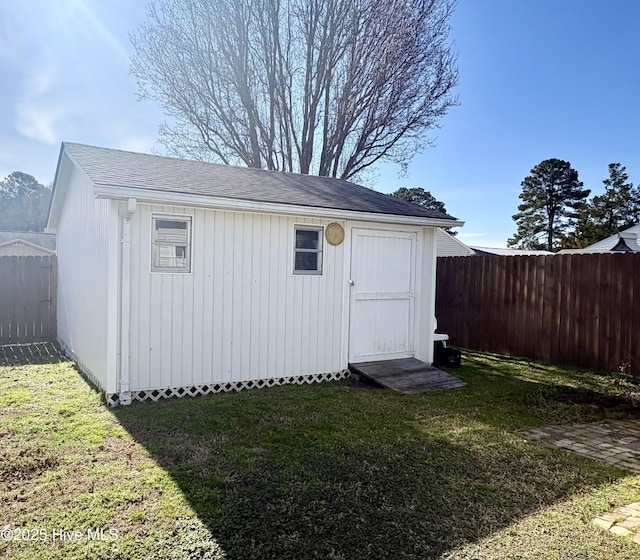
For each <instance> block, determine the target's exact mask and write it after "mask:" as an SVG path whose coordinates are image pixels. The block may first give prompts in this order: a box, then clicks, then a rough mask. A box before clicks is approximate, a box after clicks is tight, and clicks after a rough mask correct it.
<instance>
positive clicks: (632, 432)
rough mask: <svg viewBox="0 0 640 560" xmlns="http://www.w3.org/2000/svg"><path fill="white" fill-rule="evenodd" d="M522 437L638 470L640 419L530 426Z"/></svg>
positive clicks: (638, 471)
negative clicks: (602, 422) (540, 426)
mask: <svg viewBox="0 0 640 560" xmlns="http://www.w3.org/2000/svg"><path fill="white" fill-rule="evenodd" d="M522 434H523V436H524V437H525V438H526V439H531V440H536V441H539V442H540V443H541V444H543V445H547V446H550V447H561V448H563V449H566V450H567V451H573V452H574V453H579V454H580V455H586V456H587V457H591V458H593V459H598V460H600V461H604V462H605V463H609V464H611V465H616V466H617V467H620V468H623V469H627V470H630V471H633V472H636V473H640V421H638V420H618V421H611V422H607V423H606V424H571V425H561V426H545V427H543V428H531V429H529V430H525V431H523V432H522Z"/></svg>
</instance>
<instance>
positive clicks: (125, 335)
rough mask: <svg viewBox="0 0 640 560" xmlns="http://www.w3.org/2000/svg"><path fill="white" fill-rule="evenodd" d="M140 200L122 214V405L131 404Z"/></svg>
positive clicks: (132, 201)
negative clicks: (134, 225)
mask: <svg viewBox="0 0 640 560" xmlns="http://www.w3.org/2000/svg"><path fill="white" fill-rule="evenodd" d="M137 206H138V202H137V200H136V199H135V198H130V199H129V200H128V201H127V209H126V211H125V213H124V215H123V216H122V238H121V239H120V245H121V251H120V254H121V255H122V257H121V258H122V262H121V266H120V372H119V373H120V375H119V377H120V379H119V381H120V383H119V385H120V387H119V395H118V400H119V402H120V404H121V405H127V404H131V372H130V348H129V341H130V333H131V218H132V216H133V215H134V214H135V211H136V208H137Z"/></svg>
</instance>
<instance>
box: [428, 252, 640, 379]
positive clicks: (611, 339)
mask: <svg viewBox="0 0 640 560" xmlns="http://www.w3.org/2000/svg"><path fill="white" fill-rule="evenodd" d="M436 314H437V315H436V316H437V318H438V331H439V332H444V333H447V334H449V337H450V340H451V343H452V344H453V345H458V346H462V347H464V348H469V349H474V350H485V351H490V352H497V353H500V354H506V355H512V356H522V357H527V358H532V359H534V360H540V361H544V362H549V363H556V364H566V365H573V366H578V367H585V368H589V369H596V370H601V371H618V370H621V369H622V370H624V371H627V372H629V373H633V374H634V375H640V325H639V322H640V254H639V253H617V254H615V253H598V254H569V255H546V256H517V257H506V256H504V257H503V256H500V257H498V256H487V257H443V258H439V259H438V268H437V293H436Z"/></svg>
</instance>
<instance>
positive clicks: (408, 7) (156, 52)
mask: <svg viewBox="0 0 640 560" xmlns="http://www.w3.org/2000/svg"><path fill="white" fill-rule="evenodd" d="M454 5H455V0H411V1H409V0H156V3H155V4H152V5H151V7H150V11H149V14H148V19H147V21H146V22H145V23H143V24H142V25H141V26H140V28H139V29H138V31H137V32H136V33H135V34H134V35H132V42H133V46H134V49H135V54H134V56H133V58H132V65H131V68H132V73H133V74H134V76H135V77H136V78H137V80H138V84H139V88H140V95H141V97H143V98H149V99H154V100H156V101H158V102H159V103H160V105H161V106H162V107H164V109H165V110H166V111H167V112H168V114H169V115H170V116H171V117H172V120H173V121H174V122H173V123H172V124H171V125H168V124H165V125H163V126H162V127H161V130H160V137H161V142H162V143H163V144H164V145H165V146H166V147H167V148H168V149H169V150H170V151H171V152H172V153H174V154H176V155H179V156H187V157H195V158H197V159H208V160H214V161H221V162H224V163H235V164H238V163H244V164H245V165H248V166H250V167H261V168H267V169H277V170H282V171H295V172H300V173H314V174H318V175H325V176H332V177H342V178H349V177H353V176H354V175H357V174H358V173H360V172H361V171H363V170H364V169H366V168H367V167H369V166H371V165H373V164H375V163H376V162H378V161H379V160H383V159H384V160H388V161H393V162H396V163H398V164H400V165H401V166H406V165H407V164H408V162H409V161H410V160H411V157H412V156H413V155H414V154H415V153H416V152H417V151H419V150H421V149H423V148H424V147H426V146H428V145H429V144H430V143H431V141H430V139H429V137H428V132H429V131H430V130H433V129H434V128H437V127H438V122H439V120H440V119H441V118H442V117H443V116H444V115H445V114H446V112H447V111H448V109H449V108H450V107H452V106H453V105H455V104H456V103H457V99H456V97H455V96H454V95H453V93H452V90H453V88H454V87H455V85H456V83H457V80H458V71H457V66H456V59H455V54H454V52H453V49H452V46H451V44H450V43H449V19H450V17H451V14H452V12H453V9H454Z"/></svg>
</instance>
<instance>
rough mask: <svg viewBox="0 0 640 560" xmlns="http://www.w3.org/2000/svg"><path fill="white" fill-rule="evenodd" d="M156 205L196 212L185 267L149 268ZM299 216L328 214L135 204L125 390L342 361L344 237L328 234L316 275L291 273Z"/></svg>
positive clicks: (338, 365)
mask: <svg viewBox="0 0 640 560" xmlns="http://www.w3.org/2000/svg"><path fill="white" fill-rule="evenodd" d="M152 213H162V214H172V215H182V214H184V215H190V216H193V226H192V232H193V239H192V271H191V273H190V274H176V273H173V274H171V273H151V272H150V259H151V255H150V252H151V238H150V234H151V214H152ZM301 223H308V224H316V225H324V226H326V225H327V224H328V223H330V220H319V219H307V218H301V219H296V218H294V217H290V216H279V215H266V214H251V213H241V212H226V211H217V210H210V209H189V208H184V207H177V206H176V207H174V206H151V205H145V204H141V205H139V208H138V211H137V212H136V214H135V215H134V217H133V219H132V236H133V242H132V279H131V302H132V306H131V332H132V336H131V389H132V390H144V389H151V388H161V387H176V386H189V385H203V384H208V383H221V382H227V381H228V382H237V381H244V380H249V379H264V378H269V377H280V376H290V375H304V374H313V373H325V372H331V371H339V370H341V369H343V368H344V367H345V366H346V364H345V363H344V359H343V356H342V350H343V347H342V324H341V318H342V310H343V297H344V292H343V289H344V285H343V284H344V282H343V279H344V268H343V266H344V253H343V251H344V244H341V245H339V246H337V247H334V246H331V245H329V244H328V243H326V241H325V242H324V255H323V258H324V266H323V275H322V276H302V275H300V276H295V275H293V274H292V267H293V250H292V248H293V227H294V224H301ZM343 225H344V224H343Z"/></svg>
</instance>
